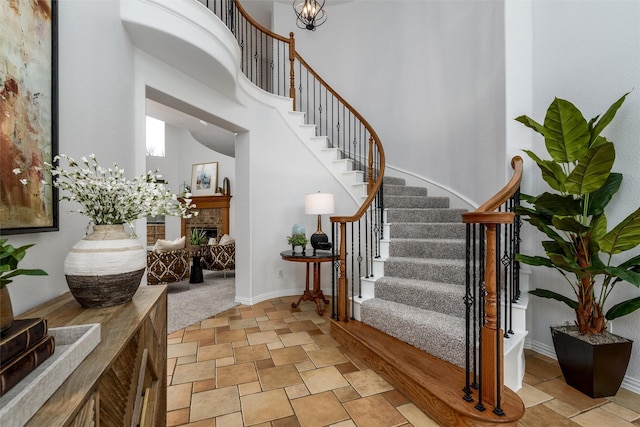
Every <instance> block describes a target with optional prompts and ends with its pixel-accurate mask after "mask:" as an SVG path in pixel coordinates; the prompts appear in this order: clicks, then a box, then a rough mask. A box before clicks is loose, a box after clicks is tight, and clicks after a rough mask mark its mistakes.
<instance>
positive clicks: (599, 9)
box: [506, 0, 640, 390]
mask: <svg viewBox="0 0 640 427" xmlns="http://www.w3.org/2000/svg"><path fill="white" fill-rule="evenodd" d="M513 3H516V4H510V5H509V7H508V8H507V10H508V13H507V16H508V17H511V18H513V19H519V20H520V22H521V23H522V25H517V26H516V25H512V26H511V27H510V29H509V30H508V32H507V36H506V38H507V40H509V39H510V38H511V36H513V37H515V38H516V39H519V40H522V39H523V37H524V41H525V42H526V38H527V34H526V31H528V30H526V29H527V28H531V29H532V30H531V43H530V44H529V46H530V47H528V46H527V45H526V44H525V45H523V46H521V48H522V49H521V50H520V51H519V52H517V49H516V47H515V46H512V47H511V49H509V48H508V50H507V52H508V54H507V69H510V70H511V73H507V75H508V79H507V81H509V82H511V85H510V86H509V89H508V90H509V93H510V98H514V99H515V97H516V94H520V93H522V94H523V98H522V99H521V100H520V101H524V102H517V101H515V100H514V102H513V103H512V104H510V105H511V108H509V109H508V111H507V120H508V121H510V120H512V119H513V118H515V117H516V116H518V115H521V114H526V115H528V116H530V117H532V118H534V119H536V120H537V121H542V120H543V119H544V115H545V111H546V109H547V107H548V106H549V104H550V103H551V101H552V100H553V98H554V97H555V96H557V97H560V98H564V99H568V100H570V101H571V102H573V103H574V104H575V105H576V106H577V107H578V108H580V109H581V110H582V111H583V113H584V115H585V117H586V118H587V120H589V119H590V118H592V117H595V116H596V115H598V114H601V113H604V112H605V111H606V109H607V108H608V107H609V105H611V104H612V103H613V102H614V101H615V100H617V99H618V98H619V97H620V96H622V94H624V93H625V92H628V91H631V90H633V92H632V93H631V94H630V95H629V96H628V97H627V100H626V102H625V104H624V105H623V106H622V108H621V109H620V110H619V112H618V114H617V116H616V118H615V120H614V121H613V123H612V124H610V125H609V127H607V129H606V130H605V131H604V135H605V136H606V137H607V138H608V139H609V140H611V141H614V142H615V143H616V163H615V165H614V170H615V171H617V172H621V173H623V174H624V180H623V183H622V186H621V188H620V191H619V192H618V194H617V195H616V196H615V197H614V199H613V201H612V202H611V204H610V206H609V209H608V210H607V212H606V213H607V217H608V222H609V229H611V228H612V227H613V226H614V225H615V224H617V223H619V222H620V220H622V219H623V218H624V217H626V216H627V215H628V214H629V213H631V212H632V211H634V210H636V209H637V208H638V206H640V169H639V168H638V164H640V144H639V143H638V135H640V93H638V88H639V87H640V2H637V1H624V0H620V1H598V0H592V1H580V2H574V1H536V0H534V1H524V2H513ZM527 14H528V16H529V18H528V19H529V21H527V18H526V16H527ZM509 23H510V22H509V21H508V22H507V28H509ZM523 29H525V30H526V31H525V34H523V33H522V32H521V31H522V30H523ZM520 61H525V63H526V62H531V64H532V66H531V71H530V77H526V78H522V77H523V74H522V72H524V74H527V71H526V70H522V69H521V67H520V66H519V62H520ZM519 69H520V72H518V71H517V70H519ZM509 77H511V78H509ZM529 102H531V105H530V107H529V106H528V105H527V104H528V103H529ZM511 129H513V134H512V135H518V136H520V137H522V139H521V148H529V147H533V149H534V151H536V152H542V151H544V147H543V141H542V139H541V138H539V137H532V136H531V134H533V132H532V131H528V132H527V133H526V136H525V134H523V133H521V132H520V131H517V130H515V128H513V127H511ZM532 138H533V139H532ZM532 141H533V142H532ZM516 145H517V143H515V142H514V141H510V148H515V146H516ZM527 160H528V158H525V161H527ZM532 163H533V162H532V161H528V162H527V163H526V166H525V167H526V168H529V169H530V172H529V174H528V175H527V177H526V178H525V181H524V183H523V191H524V192H525V193H529V194H537V193H540V192H542V191H545V190H546V188H547V187H546V184H544V182H543V181H542V179H541V178H540V174H539V172H538V171H537V167H536V166H535V165H533V164H532ZM534 168H535V169H534ZM531 171H533V173H532V172H531ZM523 230H524V231H525V233H524V235H523V240H524V242H527V244H526V249H525V250H527V251H537V252H538V253H540V254H542V251H541V249H540V245H539V241H540V238H541V235H540V234H539V233H538V232H537V231H534V230H532V227H530V226H529V225H525V226H524V228H523ZM639 252H640V251H638V250H636V251H635V252H634V253H636V254H637V253H639ZM529 253H531V252H529ZM619 259H620V258H619ZM625 259H626V257H625ZM531 277H532V287H533V288H535V287H545V288H546V287H550V288H552V289H555V290H558V291H561V292H563V293H565V294H567V295H569V294H570V292H571V291H570V289H569V288H568V287H567V286H566V285H564V284H561V283H564V282H563V280H562V278H561V277H560V276H559V275H558V274H553V272H552V271H551V270H547V269H544V268H538V269H532V276H531ZM638 294H639V292H638V289H636V288H634V287H633V286H631V285H628V284H625V283H622V284H619V285H617V289H616V290H615V291H614V293H613V294H612V296H611V298H610V301H609V303H608V306H609V307H610V306H611V304H614V303H617V302H619V301H621V300H623V299H627V298H630V297H633V296H637V295H638ZM532 311H533V317H532V319H533V322H532V323H531V327H530V340H531V342H532V345H533V347H534V348H535V349H537V350H538V351H542V352H552V351H553V349H552V342H551V336H550V333H549V326H550V325H556V324H561V323H564V322H566V321H573V313H572V311H571V310H570V309H569V308H567V307H566V306H565V305H564V304H561V303H558V302H552V301H548V300H543V299H538V298H534V299H532ZM639 324H640V312H635V313H634V314H632V315H629V316H626V317H623V318H622V319H619V320H616V321H615V322H613V324H612V325H611V328H612V329H613V332H615V333H617V334H620V335H623V336H625V337H627V338H630V339H632V340H634V341H635V342H636V343H637V342H639V341H640V329H638V325H639ZM623 386H625V387H627V388H631V389H634V390H640V349H638V346H637V345H636V346H635V347H634V351H633V354H632V359H631V362H630V365H629V368H628V370H627V377H626V378H625V382H624V383H623Z"/></svg>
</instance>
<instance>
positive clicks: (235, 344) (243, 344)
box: [231, 340, 249, 348]
mask: <svg viewBox="0 0 640 427" xmlns="http://www.w3.org/2000/svg"><path fill="white" fill-rule="evenodd" d="M248 345H249V341H247V340H241V341H234V342H232V343H231V346H232V347H233V348H240V347H246V346H248Z"/></svg>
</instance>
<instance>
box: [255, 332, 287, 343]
mask: <svg viewBox="0 0 640 427" xmlns="http://www.w3.org/2000/svg"><path fill="white" fill-rule="evenodd" d="M247 339H248V340H249V345H256V344H266V343H270V342H280V338H279V337H278V334H276V332H275V331H264V332H255V333H253V334H248V335H247Z"/></svg>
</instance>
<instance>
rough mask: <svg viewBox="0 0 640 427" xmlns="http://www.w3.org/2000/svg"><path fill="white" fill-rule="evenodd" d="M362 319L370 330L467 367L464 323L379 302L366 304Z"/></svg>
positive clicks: (399, 304) (452, 318)
mask: <svg viewBox="0 0 640 427" xmlns="http://www.w3.org/2000/svg"><path fill="white" fill-rule="evenodd" d="M360 316H361V317H362V322H363V323H366V324H367V325H369V326H372V327H374V328H376V329H379V330H380V331H382V332H384V333H386V334H388V335H391V336H393V337H395V338H398V339H399V340H402V341H404V342H407V343H409V344H411V345H412V346H414V347H416V348H419V349H421V350H424V351H426V352H428V353H431V354H432V355H434V356H436V357H438V358H440V359H443V360H446V361H448V362H450V363H452V364H454V365H458V366H461V367H462V366H464V354H465V337H464V328H465V325H464V319H461V318H459V317H455V316H449V315H446V314H442V313H438V312H434V311H429V310H423V309H420V308H417V307H412V306H408V305H405V304H401V303H397V302H393V301H387V300H381V299H378V298H373V299H370V300H367V301H365V302H363V303H362V306H361V307H360Z"/></svg>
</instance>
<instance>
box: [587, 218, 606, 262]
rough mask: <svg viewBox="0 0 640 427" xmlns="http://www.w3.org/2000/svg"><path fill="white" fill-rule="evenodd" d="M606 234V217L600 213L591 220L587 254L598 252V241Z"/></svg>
mask: <svg viewBox="0 0 640 427" xmlns="http://www.w3.org/2000/svg"><path fill="white" fill-rule="evenodd" d="M605 234H607V216H606V215H605V214H604V213H602V214H600V215H597V216H595V217H593V218H592V219H591V234H590V235H591V240H589V252H590V253H591V255H592V256H593V254H597V253H598V252H600V240H602V238H603V237H604V236H605Z"/></svg>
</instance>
